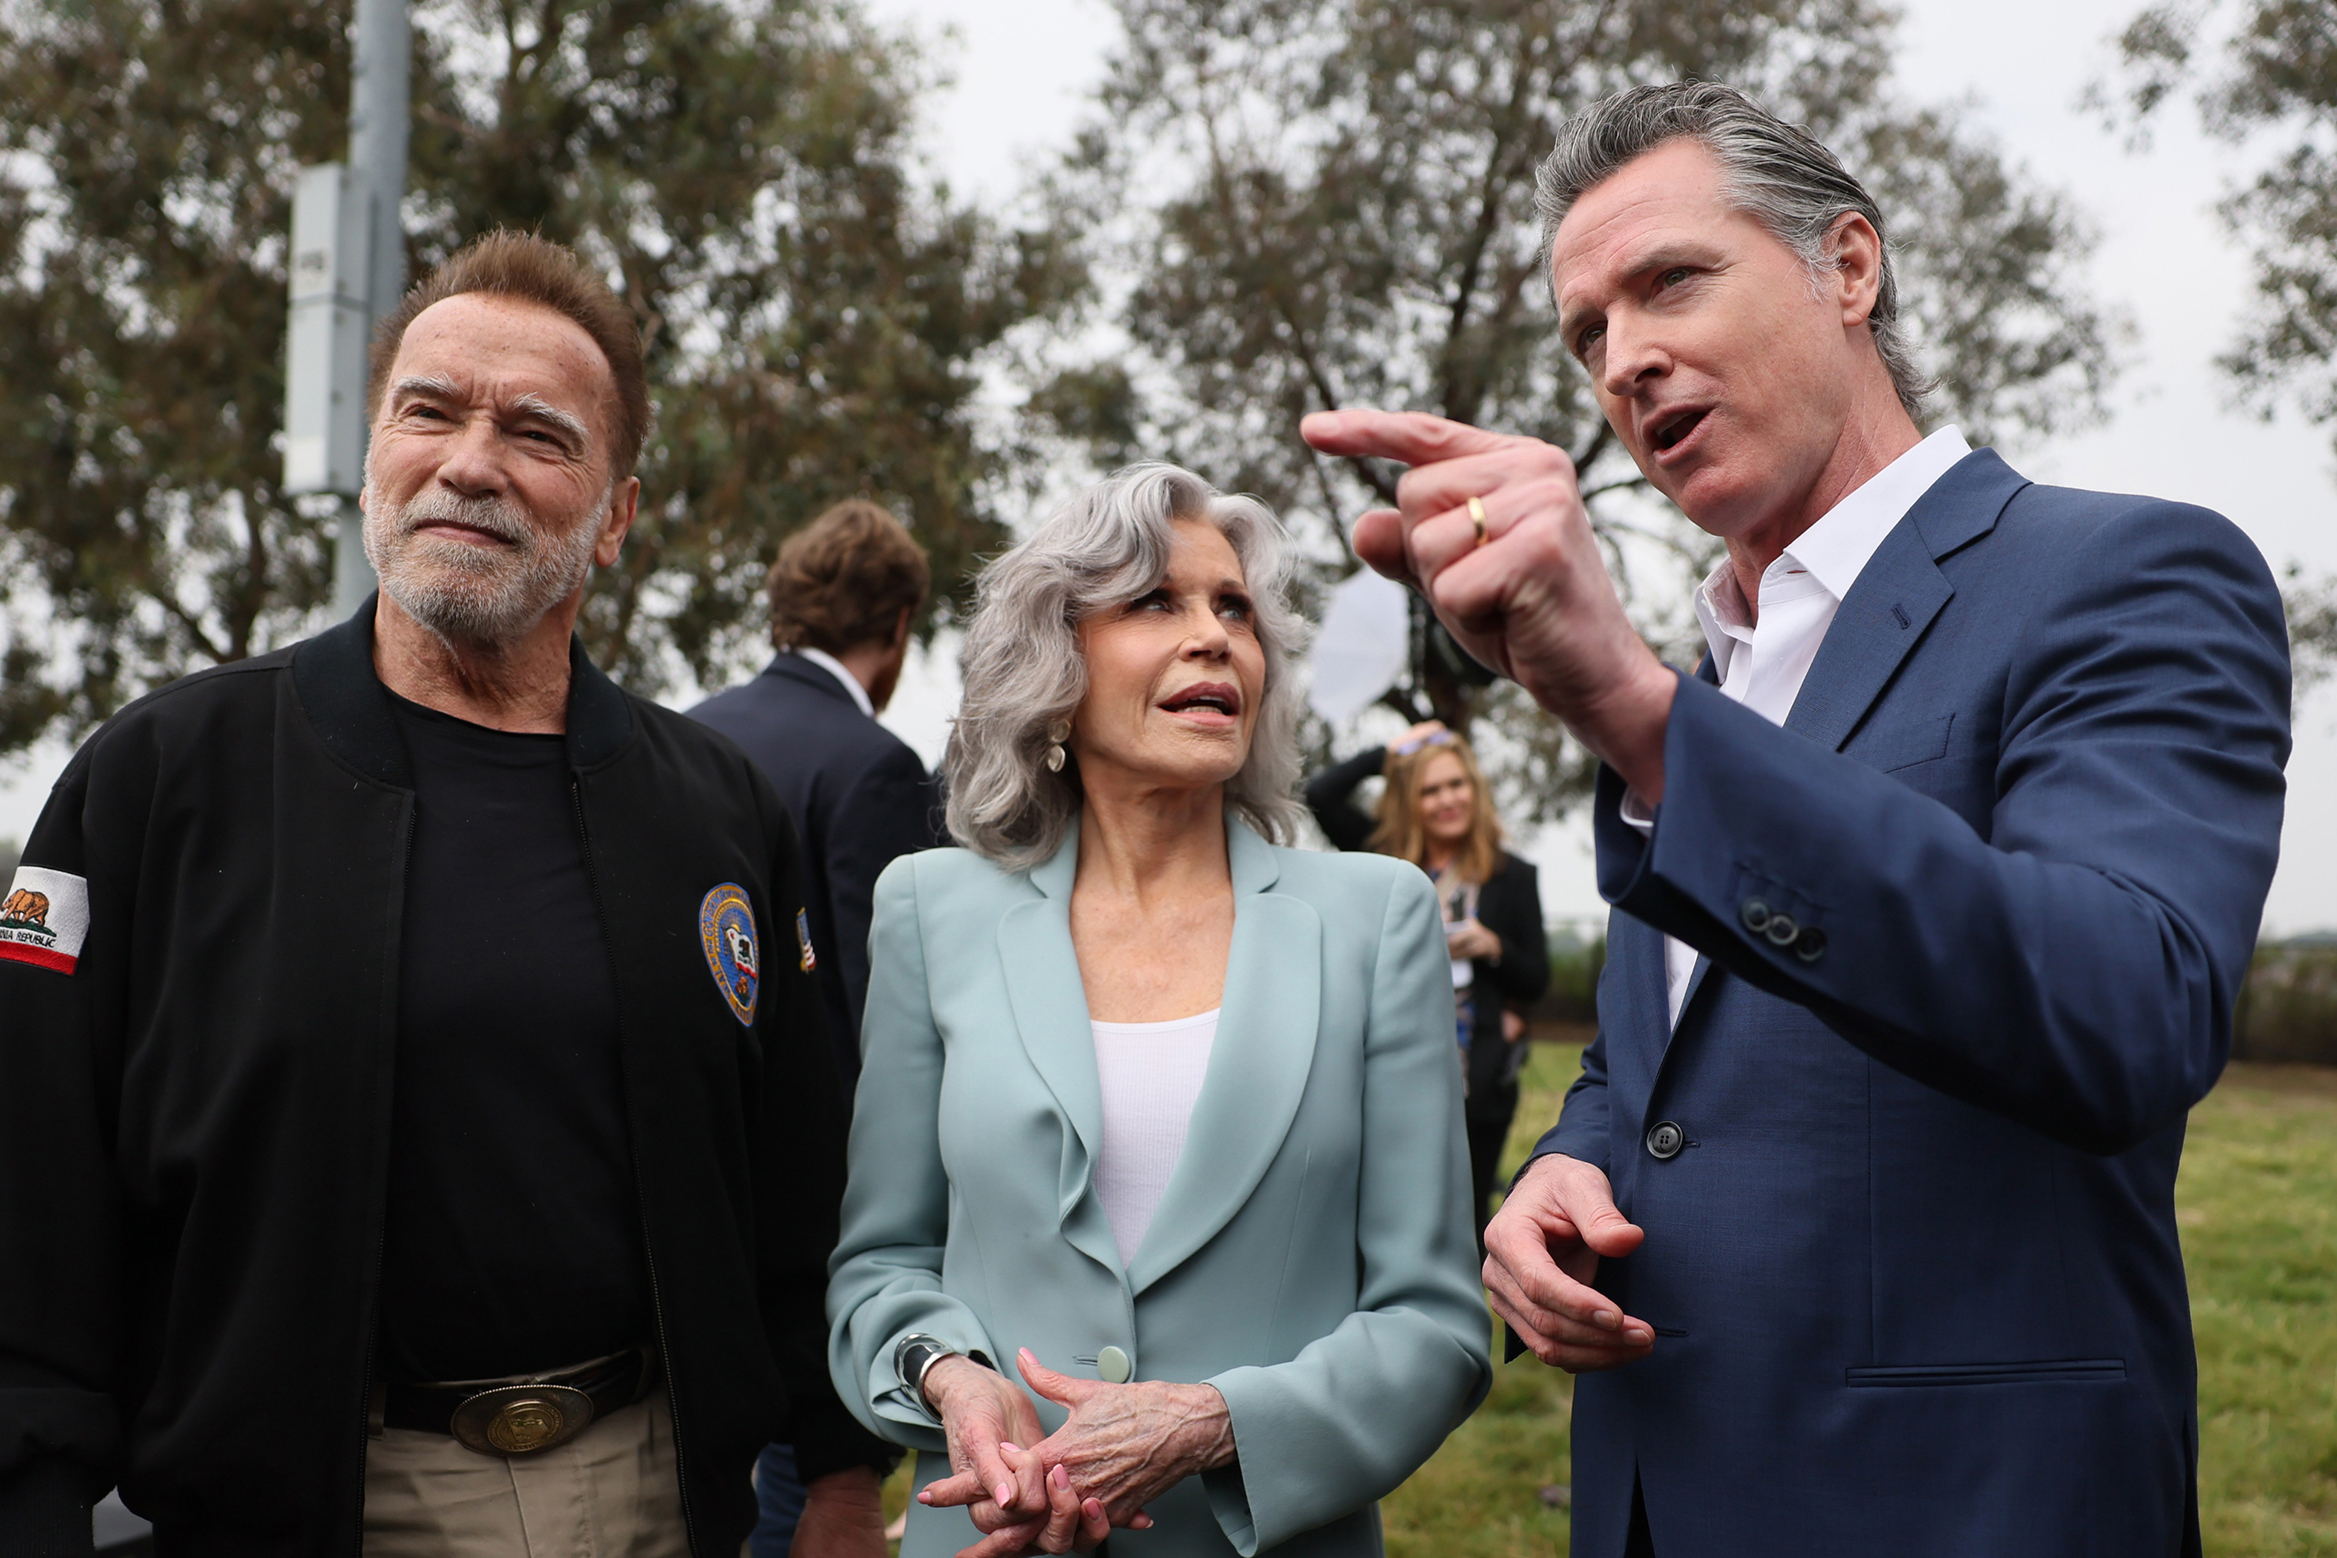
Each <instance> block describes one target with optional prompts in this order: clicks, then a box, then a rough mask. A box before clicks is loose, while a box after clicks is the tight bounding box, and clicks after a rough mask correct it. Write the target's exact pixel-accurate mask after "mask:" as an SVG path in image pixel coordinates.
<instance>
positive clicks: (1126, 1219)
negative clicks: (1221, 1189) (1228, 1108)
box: [1089, 1011, 1217, 1267]
mask: <svg viewBox="0 0 2337 1558" xmlns="http://www.w3.org/2000/svg"><path fill="white" fill-rule="evenodd" d="M1089 1026H1090V1027H1091V1028H1093V1029H1094V1030H1095V1074H1096V1083H1097V1087H1098V1090H1099V1091H1100V1092H1101V1093H1102V1095H1103V1105H1104V1114H1103V1139H1102V1140H1100V1141H1098V1142H1097V1143H1096V1149H1095V1193H1096V1199H1097V1200H1099V1201H1101V1202H1103V1204H1104V1217H1105V1219H1106V1220H1107V1221H1109V1222H1110V1223H1111V1225H1112V1242H1113V1243H1114V1244H1116V1245H1118V1246H1119V1247H1120V1264H1121V1265H1122V1266H1123V1267H1125V1266H1127V1265H1129V1264H1131V1263H1132V1262H1133V1261H1134V1260H1135V1259H1136V1252H1137V1250H1138V1249H1140V1248H1142V1247H1143V1244H1144V1235H1145V1232H1146V1231H1147V1230H1148V1229H1150V1228H1151V1227H1152V1214H1153V1213H1154V1212H1156V1211H1158V1210H1159V1209H1160V1197H1161V1192H1163V1191H1165V1190H1166V1189H1168V1182H1169V1175H1170V1174H1171V1173H1173V1172H1174V1171H1175V1169H1176V1166H1177V1159H1179V1158H1180V1157H1183V1156H1184V1153H1185V1137H1186V1135H1187V1133H1188V1132H1189V1131H1190V1129H1191V1128H1192V1124H1193V1105H1194V1103H1195V1101H1196V1100H1198V1099H1199V1098H1200V1096H1201V1083H1202V1081H1203V1080H1204V1079H1205V1078H1206V1077H1207V1076H1208V1075H1209V1052H1210V1050H1212V1049H1214V1048H1215V1047H1216V1045H1217V1013H1216V1012H1215V1011H1207V1012H1203V1013H1201V1014H1200V1015H1199V1016H1198V1017H1176V1018H1171V1019H1170V1020H1169V1021H1167V1022H1092V1021H1091V1022H1090V1023H1089Z"/></svg>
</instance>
